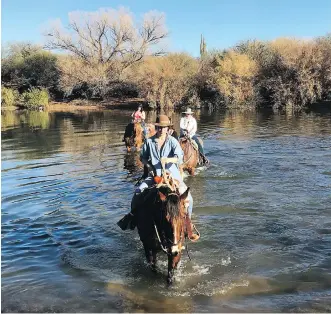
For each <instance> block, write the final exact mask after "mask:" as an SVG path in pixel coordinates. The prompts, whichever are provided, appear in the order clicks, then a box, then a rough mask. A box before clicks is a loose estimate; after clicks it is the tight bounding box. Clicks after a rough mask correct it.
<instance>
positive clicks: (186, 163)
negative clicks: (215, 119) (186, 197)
mask: <svg viewBox="0 0 331 314" xmlns="http://www.w3.org/2000/svg"><path fill="white" fill-rule="evenodd" d="M198 140H199V141H200V143H201V145H203V142H202V140H201V139H200V138H198ZM179 144H180V146H181V148H182V150H183V152H184V160H183V164H182V170H183V171H187V172H188V173H189V174H190V175H192V176H193V175H194V173H195V168H197V166H198V165H201V164H203V160H202V158H201V155H200V152H199V149H198V145H197V144H196V143H195V142H194V140H192V139H190V138H189V137H187V136H183V137H181V138H180V139H179Z"/></svg>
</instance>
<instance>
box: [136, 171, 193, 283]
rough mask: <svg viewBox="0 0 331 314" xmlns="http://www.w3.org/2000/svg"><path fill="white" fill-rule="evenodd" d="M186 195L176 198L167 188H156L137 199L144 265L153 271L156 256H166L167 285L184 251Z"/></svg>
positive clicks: (175, 193) (186, 193) (162, 186)
mask: <svg viewBox="0 0 331 314" xmlns="http://www.w3.org/2000/svg"><path fill="white" fill-rule="evenodd" d="M157 178H159V177H157ZM160 179H161V178H160ZM188 192H189V188H187V190H186V191H185V192H184V193H183V194H182V195H179V192H178V191H177V190H173V189H171V187H170V186H169V185H167V184H161V185H160V184H158V185H157V186H154V187H152V188H150V189H146V190H145V191H144V192H143V193H142V195H140V200H141V201H140V205H139V208H140V209H139V210H138V211H137V218H136V223H137V228H138V233H139V236H140V240H141V241H142V243H143V246H144V250H145V255H146V259H147V262H148V264H149V265H150V266H151V267H152V269H153V270H156V255H157V253H158V252H159V251H161V250H162V251H163V252H164V253H166V254H167V255H168V276H167V282H168V284H171V283H172V281H173V276H174V270H175V269H176V268H177V265H178V263H179V261H180V258H181V255H182V250H183V249H184V248H185V247H184V239H185V227H186V226H187V219H188V218H187V217H188V216H187V214H186V209H185V200H186V198H187V195H188Z"/></svg>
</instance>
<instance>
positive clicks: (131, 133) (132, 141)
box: [123, 121, 155, 152]
mask: <svg viewBox="0 0 331 314" xmlns="http://www.w3.org/2000/svg"><path fill="white" fill-rule="evenodd" d="M145 128H146V129H147V133H148V135H147V137H150V136H152V135H154V134H155V127H154V125H152V124H146V125H145ZM144 140H145V135H144V129H143V126H142V124H141V122H139V121H138V122H130V123H129V124H128V125H127V126H126V128H125V133H124V138H123V142H124V143H125V146H126V149H127V151H128V152H130V151H131V149H132V147H135V148H136V149H137V150H138V151H139V150H140V149H141V147H142V146H143V144H144Z"/></svg>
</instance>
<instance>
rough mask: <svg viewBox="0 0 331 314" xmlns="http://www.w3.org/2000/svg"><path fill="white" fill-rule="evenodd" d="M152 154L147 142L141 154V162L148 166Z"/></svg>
mask: <svg viewBox="0 0 331 314" xmlns="http://www.w3.org/2000/svg"><path fill="white" fill-rule="evenodd" d="M149 157H150V153H149V146H148V141H145V143H144V145H143V148H142V150H141V153H140V161H141V162H142V163H143V164H144V165H147V164H148V161H149Z"/></svg>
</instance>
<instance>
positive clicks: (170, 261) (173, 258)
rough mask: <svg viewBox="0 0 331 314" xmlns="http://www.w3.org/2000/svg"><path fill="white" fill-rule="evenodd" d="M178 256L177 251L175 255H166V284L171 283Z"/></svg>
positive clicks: (179, 255) (179, 254) (179, 256)
mask: <svg viewBox="0 0 331 314" xmlns="http://www.w3.org/2000/svg"><path fill="white" fill-rule="evenodd" d="M180 258H181V253H178V254H177V255H168V278H167V282H168V285H171V284H172V283H173V277H174V272H175V269H176V268H177V266H178V263H179V261H180Z"/></svg>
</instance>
